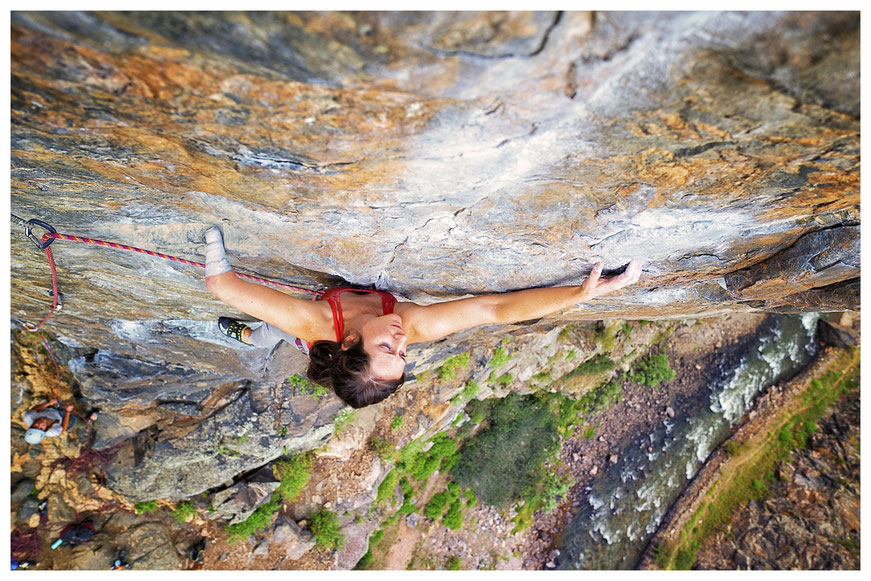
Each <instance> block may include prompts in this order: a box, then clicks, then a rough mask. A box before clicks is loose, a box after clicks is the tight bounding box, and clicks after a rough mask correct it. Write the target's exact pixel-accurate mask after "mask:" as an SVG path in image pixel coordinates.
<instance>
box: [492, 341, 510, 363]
mask: <svg viewBox="0 0 871 581" xmlns="http://www.w3.org/2000/svg"><path fill="white" fill-rule="evenodd" d="M512 357H514V355H513V354H510V353H508V350H507V349H505V347H504V346H503V345H500V346H499V347H497V348H496V350H495V351H494V352H493V357H491V358H490V366H491V367H492V368H493V369H499V368H500V367H502V366H503V365H505V364H506V363H508V362H509V361H511V358H512Z"/></svg>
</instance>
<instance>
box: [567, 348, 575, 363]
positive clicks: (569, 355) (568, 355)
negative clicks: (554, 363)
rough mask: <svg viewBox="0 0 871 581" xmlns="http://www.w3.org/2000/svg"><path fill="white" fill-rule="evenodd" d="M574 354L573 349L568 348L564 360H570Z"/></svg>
mask: <svg viewBox="0 0 871 581" xmlns="http://www.w3.org/2000/svg"><path fill="white" fill-rule="evenodd" d="M575 355H576V353H575V350H574V349H569V352H568V353H566V361H571V360H572V359H574V358H575Z"/></svg>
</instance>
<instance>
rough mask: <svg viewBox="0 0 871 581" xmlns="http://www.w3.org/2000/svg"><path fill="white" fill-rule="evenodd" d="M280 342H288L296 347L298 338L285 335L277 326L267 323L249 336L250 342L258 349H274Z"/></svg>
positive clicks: (288, 334)
mask: <svg viewBox="0 0 871 581" xmlns="http://www.w3.org/2000/svg"><path fill="white" fill-rule="evenodd" d="M279 341H287V342H288V343H290V344H292V345H294V346H296V343H295V341H296V337H294V336H293V335H291V334H290V333H285V332H284V331H282V330H281V329H279V328H278V327H276V326H275V325H270V324H269V323H267V322H266V321H264V322H263V324H262V325H260V326H259V327H257V328H256V329H254V330H252V331H251V334H250V335H249V336H248V342H249V343H251V344H252V345H256V346H257V347H272V346H273V345H275V344H277V343H278V342H279Z"/></svg>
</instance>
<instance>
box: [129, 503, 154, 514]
mask: <svg viewBox="0 0 871 581" xmlns="http://www.w3.org/2000/svg"><path fill="white" fill-rule="evenodd" d="M133 508H134V509H135V510H136V514H151V513H153V512H154V511H156V510H157V501H156V500H146V501H145V502H137V503H136V504H134V505H133Z"/></svg>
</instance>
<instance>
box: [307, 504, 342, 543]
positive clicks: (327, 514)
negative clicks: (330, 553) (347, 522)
mask: <svg viewBox="0 0 871 581" xmlns="http://www.w3.org/2000/svg"><path fill="white" fill-rule="evenodd" d="M309 528H310V529H311V532H312V534H313V535H314V538H315V546H317V547H321V548H324V549H329V550H339V549H341V548H342V547H344V546H345V535H344V534H342V532H341V530H340V529H339V517H338V516H336V514H335V513H334V512H332V511H330V510H327V509H326V508H320V509H318V510H317V511H315V513H314V514H313V515H312V516H311V520H310V522H309Z"/></svg>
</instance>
